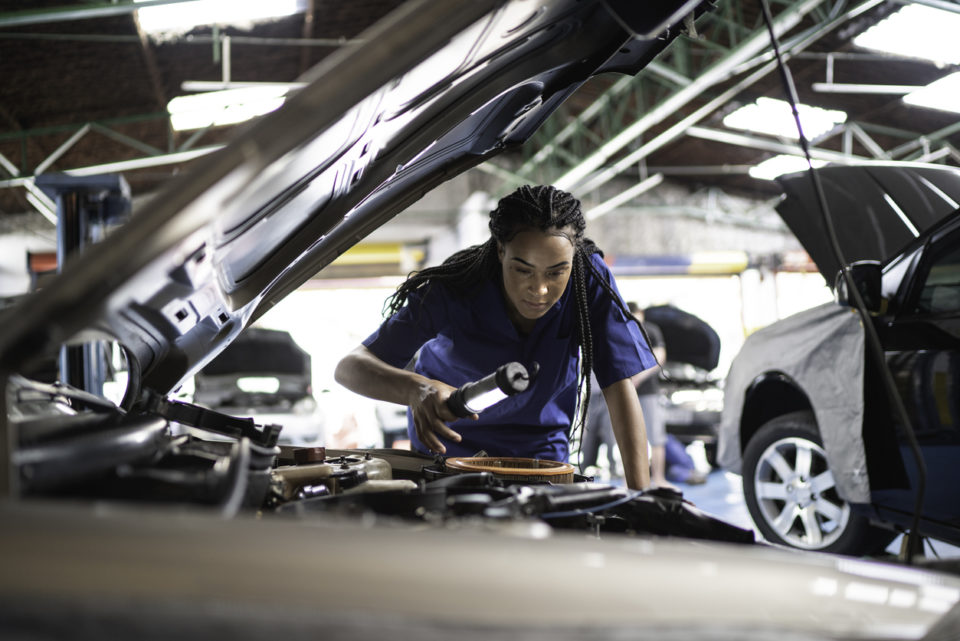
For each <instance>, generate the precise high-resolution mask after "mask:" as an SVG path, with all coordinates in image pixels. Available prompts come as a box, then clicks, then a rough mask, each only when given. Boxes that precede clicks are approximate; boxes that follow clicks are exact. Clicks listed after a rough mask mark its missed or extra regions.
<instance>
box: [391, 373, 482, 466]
mask: <svg viewBox="0 0 960 641" xmlns="http://www.w3.org/2000/svg"><path fill="white" fill-rule="evenodd" d="M418 378H419V380H418V381H417V382H416V384H415V386H414V388H413V390H412V391H411V393H410V398H409V399H408V401H407V405H409V406H410V412H411V414H412V415H413V425H414V427H415V428H416V432H417V438H418V439H420V442H421V443H423V445H424V447H426V448H427V449H428V450H430V451H431V452H433V453H435V454H446V452H447V448H446V447H444V445H443V443H442V442H441V440H440V438H441V437H442V438H445V439H447V440H448V441H453V442H455V443H459V442H460V440H461V438H462V437H461V436H460V434H458V433H457V432H455V431H453V430H452V429H450V426H449V425H447V423H448V422H451V421H455V420H457V418H458V417H457V416H456V415H455V414H454V413H453V412H451V411H450V408H449V407H447V399H448V398H450V395H451V394H453V393H454V392H455V391H456V390H457V388H455V387H451V386H450V385H447V384H446V383H444V382H443V381H437V380H434V379H430V378H425V377H418ZM470 418H472V419H473V420H477V419H478V418H479V416H477V415H476V414H473V415H472V416H471V417H470Z"/></svg>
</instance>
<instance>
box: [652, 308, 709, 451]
mask: <svg viewBox="0 0 960 641" xmlns="http://www.w3.org/2000/svg"><path fill="white" fill-rule="evenodd" d="M643 313H644V319H645V321H648V322H652V323H654V324H656V326H657V327H659V328H660V331H661V333H662V334H663V339H664V343H666V352H667V358H666V362H664V363H663V374H662V375H661V377H660V387H661V390H662V392H663V419H664V425H665V427H666V430H667V433H669V434H672V435H673V436H674V437H676V438H677V440H678V441H679V442H680V443H681V444H683V445H684V446H688V445H690V444H691V443H694V442H697V441H699V442H700V443H702V444H703V447H704V453H705V456H706V460H707V462H708V463H709V464H710V465H711V466H713V465H716V452H717V431H718V428H719V425H720V411H721V408H722V407H723V391H722V390H721V389H720V383H721V379H720V378H719V377H718V376H717V375H716V374H715V373H714V370H715V369H716V367H717V364H718V363H719V360H720V336H719V335H718V334H717V332H716V330H714V329H713V328H712V327H711V326H710V325H709V324H708V323H707V322H706V321H704V320H703V319H701V318H698V317H697V316H695V315H693V314H691V313H690V312H687V311H684V310H682V309H679V308H678V307H675V306H673V305H656V306H653V307H648V308H646V309H645V310H644V312H643Z"/></svg>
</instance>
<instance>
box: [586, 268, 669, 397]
mask: <svg viewBox="0 0 960 641" xmlns="http://www.w3.org/2000/svg"><path fill="white" fill-rule="evenodd" d="M590 261H591V262H592V264H593V266H594V268H595V269H596V272H597V274H594V273H593V271H592V270H590V269H589V268H588V269H587V274H586V281H587V297H588V300H589V302H590V329H591V334H592V335H593V371H594V373H595V374H596V376H597V382H599V383H600V387H601V388H605V387H607V386H609V385H611V384H613V383H615V382H617V381H619V380H622V379H624V378H629V377H631V376H633V375H634V374H638V373H640V372H642V371H644V370H646V369H649V368H651V367H653V366H654V365H656V364H657V361H656V359H655V358H654V356H653V353H652V352H651V351H650V347H649V346H648V345H647V341H646V340H645V339H644V337H643V334H642V333H641V332H640V328H639V327H638V326H637V323H635V322H634V321H633V318H632V317H629V316H627V314H626V313H625V311H624V310H626V304H624V303H623V298H622V297H621V296H620V290H619V289H617V284H616V282H615V281H614V278H613V274H611V273H610V268H609V267H607V265H606V263H604V262H603V259H602V258H601V257H600V256H599V254H593V255H592V256H590ZM598 275H599V277H600V278H602V279H603V280H604V282H605V283H606V284H608V285H609V289H610V291H609V292H608V291H607V288H605V287H604V286H603V283H601V282H600V281H598V279H597V276H598ZM611 293H612V294H613V296H615V297H616V301H615V300H614V298H613V297H611ZM617 301H619V304H618V302H617Z"/></svg>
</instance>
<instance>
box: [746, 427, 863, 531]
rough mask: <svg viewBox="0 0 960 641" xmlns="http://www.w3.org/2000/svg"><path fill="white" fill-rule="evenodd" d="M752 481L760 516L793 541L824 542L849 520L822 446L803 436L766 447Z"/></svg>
mask: <svg viewBox="0 0 960 641" xmlns="http://www.w3.org/2000/svg"><path fill="white" fill-rule="evenodd" d="M753 487H754V490H755V493H756V497H757V506H758V507H759V509H760V514H761V515H762V517H763V520H764V521H766V523H767V525H768V526H769V527H770V528H772V529H773V531H774V532H776V534H777V536H779V537H780V538H781V539H783V541H784V542H786V543H788V544H789V545H792V546H794V547H798V548H804V549H808V550H812V549H821V548H825V547H827V546H829V545H830V544H832V543H834V542H835V541H836V540H837V539H838V538H840V536H841V535H842V534H843V532H844V531H845V529H846V527H847V523H848V522H849V521H850V506H849V505H847V502H846V501H844V500H843V499H841V498H840V496H839V495H838V494H837V490H836V483H835V482H834V480H833V473H832V472H831V471H830V469H829V468H828V467H827V457H826V454H825V453H824V451H823V448H822V447H820V446H819V445H817V444H816V443H814V442H813V441H808V440H807V439H805V438H797V437H791V438H784V439H780V440H778V441H776V442H774V443H772V444H771V445H770V446H769V447H768V448H767V449H766V450H764V452H763V454H761V455H760V460H759V461H758V462H757V467H756V471H755V472H754V478H753Z"/></svg>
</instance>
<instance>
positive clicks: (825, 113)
mask: <svg viewBox="0 0 960 641" xmlns="http://www.w3.org/2000/svg"><path fill="white" fill-rule="evenodd" d="M797 112H798V113H799V114H800V122H801V124H802V125H803V135H804V136H806V137H807V138H809V139H811V140H812V139H815V138H818V137H819V136H822V135H823V134H825V133H827V132H828V131H830V130H831V129H833V128H834V127H836V126H837V125H838V124H841V123H843V122H846V120H847V114H846V113H845V112H843V111H835V110H833V109H821V108H820V107H812V106H810V105H804V104H799V105H797ZM723 124H724V125H725V126H727V127H730V128H732V129H743V130H745V131H752V132H755V133H764V134H769V135H771V136H779V137H780V138H789V139H791V140H799V138H800V137H799V136H798V135H797V123H796V121H795V120H794V119H793V111H792V110H791V109H790V103H788V102H786V101H785V100H776V99H774V98H757V101H756V102H755V103H753V104H752V105H744V106H743V107H740V108H739V109H737V110H736V111H734V112H732V113H730V114H727V116H726V117H725V118H724V119H723Z"/></svg>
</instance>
